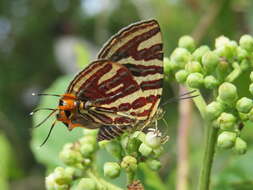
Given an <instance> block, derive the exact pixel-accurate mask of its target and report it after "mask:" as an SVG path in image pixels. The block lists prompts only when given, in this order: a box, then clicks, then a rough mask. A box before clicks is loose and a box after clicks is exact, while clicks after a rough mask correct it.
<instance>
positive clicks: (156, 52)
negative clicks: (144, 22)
mask: <svg viewBox="0 0 253 190" xmlns="http://www.w3.org/2000/svg"><path fill="white" fill-rule="evenodd" d="M158 32H160V28H154V29H151V30H149V31H148V32H146V33H144V34H141V35H138V36H135V37H134V38H133V39H131V40H129V41H128V42H127V43H125V44H124V45H123V46H121V47H120V48H119V49H118V50H116V51H115V53H113V55H112V56H111V57H110V60H112V61H115V62H116V61H119V60H121V59H124V58H127V57H129V56H131V57H132V58H134V59H135V60H145V61H147V60H152V59H159V60H160V58H161V55H160V54H161V51H162V44H155V45H154V46H151V47H149V48H145V49H143V50H140V51H138V46H139V45H140V43H141V42H144V41H146V40H148V39H149V38H151V37H152V36H154V35H155V34H157V33H158Z"/></svg>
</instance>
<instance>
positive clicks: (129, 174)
mask: <svg viewBox="0 0 253 190" xmlns="http://www.w3.org/2000/svg"><path fill="white" fill-rule="evenodd" d="M126 175H127V185H130V184H132V183H133V181H134V176H135V173H134V172H126Z"/></svg>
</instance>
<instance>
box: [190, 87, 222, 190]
mask: <svg viewBox="0 0 253 190" xmlns="http://www.w3.org/2000/svg"><path fill="white" fill-rule="evenodd" d="M189 90H192V89H189ZM197 92H198V94H199V96H197V97H195V98H193V101H194V103H195V105H196V107H197V108H198V110H199V112H200V114H201V116H202V118H203V120H204V121H207V120H206V118H205V115H206V114H205V110H206V102H205V100H204V98H203V97H202V95H201V94H200V91H197ZM217 134H218V129H216V128H215V127H213V125H212V123H210V122H209V123H207V126H206V128H205V145H204V146H205V147H204V150H205V152H204V158H203V162H202V166H201V171H200V177H199V186H198V190H208V189H209V185H210V175H211V169H212V164H213V157H214V153H215V145H216V140H217Z"/></svg>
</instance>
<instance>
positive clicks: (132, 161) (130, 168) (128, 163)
mask: <svg viewBox="0 0 253 190" xmlns="http://www.w3.org/2000/svg"><path fill="white" fill-rule="evenodd" d="M121 167H122V168H124V169H125V170H126V172H134V171H135V170H136V169H137V160H136V158H135V157H133V156H125V157H124V158H123V160H122V162H121Z"/></svg>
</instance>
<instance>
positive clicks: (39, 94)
mask: <svg viewBox="0 0 253 190" xmlns="http://www.w3.org/2000/svg"><path fill="white" fill-rule="evenodd" d="M32 96H57V97H61V95H59V94H45V93H38V94H36V93H32Z"/></svg>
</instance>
